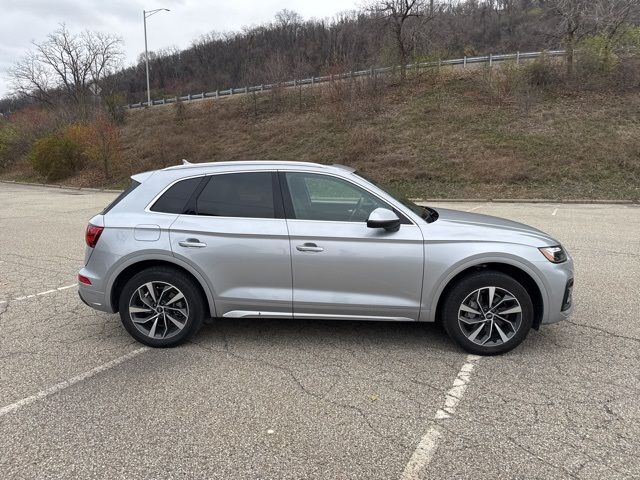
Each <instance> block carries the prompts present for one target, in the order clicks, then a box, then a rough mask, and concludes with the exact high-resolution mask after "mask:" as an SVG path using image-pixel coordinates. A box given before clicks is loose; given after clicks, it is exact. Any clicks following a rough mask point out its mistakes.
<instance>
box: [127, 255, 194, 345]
mask: <svg viewBox="0 0 640 480" xmlns="http://www.w3.org/2000/svg"><path fill="white" fill-rule="evenodd" d="M149 282H158V284H162V283H166V284H169V285H171V286H173V287H175V288H177V289H178V290H179V292H180V293H182V295H183V299H181V300H180V303H179V306H185V305H186V306H187V308H183V311H186V312H188V315H184V318H186V321H185V322H184V323H183V325H184V326H183V328H182V329H181V330H177V329H175V327H172V326H171V322H167V320H166V318H164V324H165V327H164V328H165V330H166V329H167V328H168V327H166V325H167V324H169V326H170V327H171V328H174V330H176V331H174V332H172V335H171V336H170V337H168V338H157V337H156V338H152V337H150V336H149V335H146V334H145V333H143V332H141V331H140V330H139V329H138V327H136V324H134V322H133V319H132V315H133V314H131V313H130V310H129V304H130V301H132V297H133V295H134V294H136V292H137V291H138V289H140V288H141V287H142V288H145V287H144V286H145V284H148V283H149ZM147 291H148V290H147ZM147 298H148V297H147ZM118 303H119V308H120V319H121V320H122V324H123V325H124V328H126V329H127V332H129V334H130V335H131V336H132V337H133V338H135V339H136V340H137V341H139V342H140V343H142V344H144V345H147V346H149V347H155V348H167V347H175V346H177V345H180V344H181V343H184V342H185V341H187V340H188V339H189V338H191V337H192V336H193V335H194V334H195V333H196V332H197V331H198V330H199V329H200V327H201V326H202V322H203V320H204V315H205V299H204V298H203V295H202V292H201V290H200V288H199V287H198V285H197V284H196V283H195V281H194V280H193V279H192V278H191V277H190V276H189V275H187V274H185V273H184V272H182V271H180V270H178V269H175V268H171V267H151V268H148V269H146V270H143V271H141V272H139V273H137V274H135V275H134V276H133V277H132V278H131V279H130V280H129V281H128V282H127V283H126V284H125V286H124V288H123V289H122V292H121V293H120V299H119V302H118ZM161 303H162V302H161V301H160V303H159V304H158V305H159V306H161V305H160V304H161ZM173 305H176V304H173ZM143 307H144V305H143ZM164 308H165V309H166V308H167V307H166V306H165V307H164ZM150 324H153V322H150ZM147 325H148V324H147ZM149 333H151V332H149ZM158 335H160V333H158Z"/></svg>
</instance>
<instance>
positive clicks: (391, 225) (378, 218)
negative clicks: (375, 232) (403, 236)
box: [367, 208, 400, 232]
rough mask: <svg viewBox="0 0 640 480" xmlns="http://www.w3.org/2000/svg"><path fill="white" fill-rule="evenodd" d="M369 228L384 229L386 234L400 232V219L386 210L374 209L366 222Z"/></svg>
mask: <svg viewBox="0 0 640 480" xmlns="http://www.w3.org/2000/svg"><path fill="white" fill-rule="evenodd" d="M367 227H369V228H384V229H385V230H386V231H388V232H397V231H398V230H400V219H399V218H398V216H397V215H396V214H395V213H394V212H392V211H391V210H388V209H386V208H376V209H375V210H374V211H373V212H371V215H369V219H368V220H367Z"/></svg>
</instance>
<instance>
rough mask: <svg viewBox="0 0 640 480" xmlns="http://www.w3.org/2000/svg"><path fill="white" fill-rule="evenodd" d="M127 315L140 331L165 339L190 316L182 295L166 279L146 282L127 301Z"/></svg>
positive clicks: (173, 333) (184, 323) (180, 329)
mask: <svg viewBox="0 0 640 480" xmlns="http://www.w3.org/2000/svg"><path fill="white" fill-rule="evenodd" d="M129 316H130V318H131V321H132V322H133V325H134V326H135V327H136V329H137V330H138V331H140V333H142V334H143V335H146V336H147V337H150V338H157V339H166V338H171V337H173V336H175V335H177V334H179V333H180V332H181V331H182V329H183V328H184V327H185V325H186V324H187V320H188V319H189V304H188V303H187V299H186V298H185V296H184V294H183V293H182V292H181V291H180V290H179V289H178V288H177V287H176V286H175V285H171V284H170V283H167V282H147V283H145V284H143V285H141V286H140V287H138V288H137V289H136V291H135V292H133V295H131V299H130V300H129Z"/></svg>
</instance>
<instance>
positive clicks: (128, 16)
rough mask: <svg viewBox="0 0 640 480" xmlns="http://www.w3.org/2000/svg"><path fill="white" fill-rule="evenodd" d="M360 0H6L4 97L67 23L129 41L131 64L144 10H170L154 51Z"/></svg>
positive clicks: (0, 81)
mask: <svg viewBox="0 0 640 480" xmlns="http://www.w3.org/2000/svg"><path fill="white" fill-rule="evenodd" d="M361 4H362V1H361V0H360V1H358V0H288V1H284V0H245V1H236V0H215V1H196V0H173V1H172V0H146V1H142V0H102V1H101V0H0V97H3V96H5V95H6V94H8V93H9V87H8V84H7V83H8V82H7V78H6V77H7V74H6V71H7V68H9V67H10V66H11V65H12V64H13V63H14V62H15V61H16V60H17V59H18V58H20V57H21V56H22V55H24V53H25V52H26V51H27V50H28V49H29V48H30V44H31V42H32V41H40V40H43V39H44V38H45V37H46V35H47V34H48V33H49V32H51V31H53V30H55V29H56V26H57V25H58V24H59V23H61V22H65V23H66V24H67V26H68V27H69V29H70V30H72V31H74V32H75V31H81V30H84V29H90V30H100V31H105V32H110V33H112V34H116V35H118V36H120V37H122V39H123V40H124V43H125V50H126V54H127V59H126V63H127V64H131V63H134V62H135V60H136V58H137V57H138V55H139V54H140V53H141V52H143V51H144V34H143V29H142V10H143V9H146V10H151V9H154V8H160V7H164V8H169V9H171V11H170V12H160V13H158V14H156V15H154V16H153V17H151V18H150V19H149V20H148V22H147V36H148V39H149V50H158V49H162V48H166V47H171V46H177V47H179V48H184V47H187V46H189V45H190V44H191V41H192V40H194V39H196V38H198V37H200V36H201V35H203V34H206V33H209V32H212V31H217V32H227V31H234V30H238V29H240V28H242V27H243V26H250V25H256V24H259V23H263V22H265V21H269V20H271V19H273V17H274V16H275V14H276V12H278V11H279V10H282V9H283V8H287V9H289V10H295V11H296V12H298V13H300V14H301V15H302V16H303V17H304V18H305V19H307V18H311V17H316V18H325V17H332V16H333V15H335V14H336V13H338V12H342V11H345V10H352V9H354V8H356V7H357V6H358V5H361Z"/></svg>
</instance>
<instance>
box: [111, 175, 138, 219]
mask: <svg viewBox="0 0 640 480" xmlns="http://www.w3.org/2000/svg"><path fill="white" fill-rule="evenodd" d="M139 185H140V182H136V181H135V180H131V183H130V184H129V186H128V187H127V188H126V189H125V190H124V191H123V192H122V193H121V194H120V195H118V196H117V197H116V198H115V200H114V201H113V202H111V203H110V204H109V205H107V208H105V209H104V210H103V211H102V215H105V214H106V213H107V212H109V210H111V209H112V208H113V207H115V206H116V205H117V204H119V203H120V202H121V201H122V199H124V197H126V196H127V195H129V194H130V193H131V192H133V191H134V190H135V189H136V188H138V186H139Z"/></svg>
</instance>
